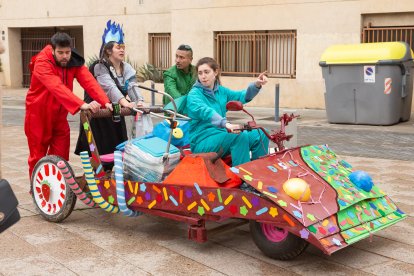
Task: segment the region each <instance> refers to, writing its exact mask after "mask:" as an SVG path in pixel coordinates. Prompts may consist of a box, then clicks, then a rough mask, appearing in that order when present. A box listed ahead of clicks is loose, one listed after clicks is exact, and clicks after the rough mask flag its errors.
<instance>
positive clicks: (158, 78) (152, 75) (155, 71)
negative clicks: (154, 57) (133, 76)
mask: <svg viewBox="0 0 414 276" xmlns="http://www.w3.org/2000/svg"><path fill="white" fill-rule="evenodd" d="M137 80H138V81H139V82H144V81H146V80H152V81H154V82H158V83H162V82H163V81H164V79H163V72H162V70H161V69H159V68H157V67H155V66H154V65H152V64H149V63H146V64H144V65H142V66H141V67H139V68H138V70H137Z"/></svg>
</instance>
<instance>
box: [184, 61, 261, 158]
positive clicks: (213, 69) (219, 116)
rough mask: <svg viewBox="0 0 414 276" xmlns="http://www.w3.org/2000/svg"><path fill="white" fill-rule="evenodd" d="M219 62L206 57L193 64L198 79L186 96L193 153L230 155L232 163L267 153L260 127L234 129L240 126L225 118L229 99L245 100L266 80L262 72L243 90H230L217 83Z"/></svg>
mask: <svg viewBox="0 0 414 276" xmlns="http://www.w3.org/2000/svg"><path fill="white" fill-rule="evenodd" d="M219 70H220V68H219V65H218V64H217V62H216V61H215V60H214V59H213V58H210V57H205V58H202V59H200V60H199V61H198V62H197V65H196V73H197V75H198V80H197V81H196V83H195V84H194V86H193V88H192V89H191V91H190V92H189V94H188V96H187V106H186V107H187V111H188V116H189V117H190V118H191V119H192V120H191V122H190V147H191V151H192V152H193V153H201V152H217V153H219V152H221V153H222V156H226V155H228V154H231V158H232V165H233V166H236V165H240V164H243V163H246V162H249V161H250V151H251V153H252V159H253V160H254V159H257V158H259V157H260V156H263V155H265V154H267V152H268V147H269V139H268V138H267V137H266V136H265V135H264V133H263V132H262V131H261V130H253V131H242V132H240V131H238V129H240V128H241V126H240V125H235V124H231V123H230V122H228V121H227V119H226V112H227V110H226V104H227V103H228V102H229V101H240V102H242V103H247V102H249V101H251V100H252V99H253V98H254V97H255V96H256V95H257V94H258V93H259V91H260V89H261V87H262V85H264V84H266V83H267V77H266V75H265V72H263V73H261V74H260V75H259V77H258V78H257V80H256V81H255V82H253V83H251V84H249V86H248V87H247V89H246V90H242V91H234V90H230V89H229V88H227V87H224V86H221V85H220V79H219Z"/></svg>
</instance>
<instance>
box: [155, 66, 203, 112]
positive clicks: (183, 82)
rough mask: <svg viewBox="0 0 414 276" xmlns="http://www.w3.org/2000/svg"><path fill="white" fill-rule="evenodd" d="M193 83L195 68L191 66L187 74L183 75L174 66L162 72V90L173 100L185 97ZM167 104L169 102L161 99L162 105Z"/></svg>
mask: <svg viewBox="0 0 414 276" xmlns="http://www.w3.org/2000/svg"><path fill="white" fill-rule="evenodd" d="M195 81H196V75H195V67H194V66H193V65H191V64H190V67H189V70H188V73H185V72H184V71H183V70H181V69H177V66H176V65H174V66H172V67H170V68H169V69H168V70H167V71H165V72H164V90H165V92H166V93H167V94H169V95H170V96H171V97H173V99H176V98H179V97H181V96H184V95H187V94H188V92H190V90H191V88H192V87H193V84H194V83H195ZM169 102H170V100H169V99H168V98H166V97H164V98H163V103H164V105H165V104H167V103H169Z"/></svg>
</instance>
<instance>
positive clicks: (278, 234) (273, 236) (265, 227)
mask: <svg viewBox="0 0 414 276" xmlns="http://www.w3.org/2000/svg"><path fill="white" fill-rule="evenodd" d="M260 226H261V227H262V231H263V234H264V235H265V237H266V238H267V239H268V240H269V241H272V242H281V241H283V240H284V239H286V237H287V236H288V234H289V232H288V231H287V230H286V229H284V228H279V227H276V226H275V225H273V224H266V223H261V224H260Z"/></svg>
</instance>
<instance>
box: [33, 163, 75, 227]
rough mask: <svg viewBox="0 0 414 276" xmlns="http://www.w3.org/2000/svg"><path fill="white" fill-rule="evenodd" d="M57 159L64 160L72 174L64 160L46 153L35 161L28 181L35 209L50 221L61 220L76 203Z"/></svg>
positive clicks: (70, 171) (70, 170)
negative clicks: (29, 181)
mask: <svg viewBox="0 0 414 276" xmlns="http://www.w3.org/2000/svg"><path fill="white" fill-rule="evenodd" d="M59 161H63V162H65V164H66V166H67V167H68V169H69V173H71V174H72V175H73V171H72V169H71V168H70V166H69V164H68V163H67V162H66V161H65V160H63V159H62V158H61V157H59V156H55V155H48V156H45V157H43V158H42V159H40V160H39V161H38V162H37V164H36V166H35V167H34V170H33V174H32V179H31V183H30V189H31V192H32V197H33V201H34V203H35V205H36V208H37V210H38V211H39V213H40V214H41V215H42V217H43V218H45V219H46V220H48V221H51V222H61V221H63V220H64V219H65V218H67V217H68V216H69V215H70V213H71V212H72V210H73V208H74V207H75V203H76V195H75V194H74V193H73V191H72V189H71V188H70V187H69V185H67V183H66V181H65V178H64V177H63V174H62V172H61V171H60V169H59V168H58V166H57V163H58V162H59Z"/></svg>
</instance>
